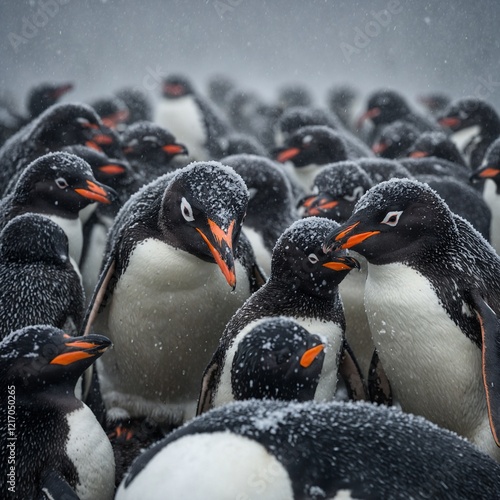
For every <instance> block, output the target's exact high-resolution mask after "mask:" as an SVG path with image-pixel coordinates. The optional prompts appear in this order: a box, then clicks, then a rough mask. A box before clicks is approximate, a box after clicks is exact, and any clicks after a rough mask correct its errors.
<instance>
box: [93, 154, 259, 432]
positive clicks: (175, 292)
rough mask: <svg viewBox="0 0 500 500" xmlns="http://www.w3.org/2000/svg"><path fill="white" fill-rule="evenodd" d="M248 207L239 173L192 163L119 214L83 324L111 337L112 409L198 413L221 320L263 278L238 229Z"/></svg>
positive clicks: (107, 385)
mask: <svg viewBox="0 0 500 500" xmlns="http://www.w3.org/2000/svg"><path fill="white" fill-rule="evenodd" d="M247 204H248V191H247V188H246V186H245V183H244V182H243V179H242V178H241V177H240V176H239V175H237V174H236V173H235V172H234V170H232V169H231V168H229V167H226V166H224V165H222V164H221V163H219V162H194V163H191V164H190V165H189V166H187V167H185V168H183V169H179V170H177V171H176V172H174V173H172V174H166V175H164V176H162V177H159V178H158V179H157V180H155V181H153V182H152V183H150V184H147V185H146V186H144V187H142V188H141V189H140V190H139V191H138V192H137V193H136V194H135V195H133V196H132V197H131V198H130V200H129V201H128V202H127V203H126V204H125V205H124V206H123V208H122V209H121V210H120V212H119V213H118V215H117V217H116V219H115V222H114V224H113V227H112V228H111V230H110V233H109V236H108V244H107V249H106V255H105V257H104V266H103V269H102V272H101V277H100V281H99V283H98V285H97V287H96V290H95V293H94V296H93V298H92V300H91V303H90V306H89V310H88V314H87V318H86V320H85V325H86V326H85V331H90V329H91V328H92V327H94V328H95V329H96V331H100V332H103V333H104V334H105V335H106V336H108V337H109V338H110V339H111V340H112V342H113V343H114V349H113V351H112V352H110V353H109V354H110V356H109V357H107V359H105V360H103V363H102V364H100V365H99V366H98V372H99V375H100V380H101V383H102V390H103V398H104V402H105V404H106V407H107V409H108V410H109V411H111V410H112V409H113V411H117V409H121V410H125V412H128V416H130V417H142V416H153V417H154V418H155V419H158V420H159V421H161V420H162V419H163V421H164V422H165V424H166V425H167V424H168V425H169V424H170V423H171V422H172V421H173V420H175V421H182V420H184V419H186V418H189V417H190V416H192V415H194V411H195V407H196V398H197V396H198V391H199V381H200V379H201V375H202V373H203V368H204V366H206V364H207V363H208V361H209V360H210V356H211V354H212V352H213V351H214V350H215V348H216V347H217V342H218V340H219V337H220V335H221V333H222V331H223V330H224V326H225V325H226V323H227V322H228V321H229V319H230V318H231V316H232V315H233V314H234V312H235V311H236V309H237V308H238V307H239V306H241V304H243V302H244V301H245V300H246V299H247V298H248V297H249V296H250V294H251V293H252V292H253V291H255V290H256V289H257V288H258V287H259V286H260V285H261V284H262V283H264V282H265V278H264V276H263V273H262V271H261V270H260V268H259V267H258V266H257V264H256V262H255V257H254V254H253V251H252V249H251V247H250V244H249V243H248V240H246V238H245V237H244V235H242V234H241V226H242V223H243V217H244V214H245V210H246V207H247Z"/></svg>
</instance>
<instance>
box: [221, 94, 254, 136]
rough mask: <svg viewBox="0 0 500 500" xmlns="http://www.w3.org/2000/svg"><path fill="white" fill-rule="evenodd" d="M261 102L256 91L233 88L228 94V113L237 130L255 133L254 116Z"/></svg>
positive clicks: (232, 124)
mask: <svg viewBox="0 0 500 500" xmlns="http://www.w3.org/2000/svg"><path fill="white" fill-rule="evenodd" d="M260 104H261V100H260V98H259V97H258V96H257V94H256V93H255V92H251V91H248V90H243V89H237V88H235V89H233V90H232V91H231V92H230V93H229V94H228V96H227V104H226V110H225V111H226V115H227V118H228V120H229V123H230V124H231V126H232V127H233V129H234V130H235V131H236V132H242V133H245V134H251V135H254V134H255V133H256V127H255V126H254V123H253V121H254V116H255V115H256V114H257V112H258V107H259V105H260Z"/></svg>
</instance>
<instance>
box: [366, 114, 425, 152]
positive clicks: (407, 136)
mask: <svg viewBox="0 0 500 500" xmlns="http://www.w3.org/2000/svg"><path fill="white" fill-rule="evenodd" d="M419 135H420V132H419V131H418V130H417V128H416V127H415V126H414V125H412V124H411V123H408V122H405V121H402V120H396V121H394V122H392V123H389V124H387V125H384V126H383V127H380V131H379V134H378V136H377V137H376V138H375V141H374V143H373V144H372V151H373V152H374V153H375V154H376V155H378V156H381V157H382V158H390V159H395V158H401V157H404V156H406V153H407V151H408V150H409V149H410V147H411V146H412V144H413V143H414V142H415V141H416V140H417V139H418V136H419Z"/></svg>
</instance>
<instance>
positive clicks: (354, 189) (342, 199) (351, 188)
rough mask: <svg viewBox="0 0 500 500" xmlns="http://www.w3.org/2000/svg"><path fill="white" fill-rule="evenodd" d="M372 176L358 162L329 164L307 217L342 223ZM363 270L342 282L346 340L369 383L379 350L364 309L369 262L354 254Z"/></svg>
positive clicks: (307, 201)
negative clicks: (375, 356)
mask: <svg viewBox="0 0 500 500" xmlns="http://www.w3.org/2000/svg"><path fill="white" fill-rule="evenodd" d="M372 186H373V182H372V180H371V179H370V177H369V176H368V174H367V173H366V172H365V171H364V170H363V169H362V168H361V167H359V166H358V165H357V164H356V163H355V162H351V161H343V162H338V163H332V164H331V165H326V166H325V167H324V168H323V170H322V171H321V172H320V173H319V174H318V175H317V176H316V178H315V179H314V186H313V189H312V192H313V194H311V195H309V196H307V197H305V198H304V199H303V200H302V202H301V208H302V211H303V214H302V215H303V217H312V216H316V217H325V218H327V219H331V220H334V221H335V222H337V223H339V224H341V223H343V222H345V221H346V220H347V219H348V218H349V217H350V216H351V214H352V211H353V209H354V206H355V204H356V203H357V201H358V200H359V199H360V198H361V196H363V195H364V194H365V193H366V192H367V191H368V190H369V189H370V188H371V187H372ZM353 256H354V258H355V259H356V260H357V261H358V263H359V269H357V270H353V271H351V272H350V273H349V274H348V275H347V276H346V277H345V278H344V279H343V280H342V281H341V282H340V283H339V292H340V297H341V299H342V304H343V306H344V316H345V321H346V328H345V337H346V339H347V342H348V343H349V345H350V347H351V349H352V350H353V352H354V355H355V357H356V360H357V362H358V364H359V366H360V369H361V373H362V375H363V377H364V379H365V380H368V376H369V370H370V365H371V362H372V358H373V352H374V350H375V347H374V345H373V342H372V339H371V333H370V326H369V324H368V319H367V317H366V313H365V308H364V291H365V282H366V276H367V263H366V260H365V258H364V257H362V256H361V255H355V254H353Z"/></svg>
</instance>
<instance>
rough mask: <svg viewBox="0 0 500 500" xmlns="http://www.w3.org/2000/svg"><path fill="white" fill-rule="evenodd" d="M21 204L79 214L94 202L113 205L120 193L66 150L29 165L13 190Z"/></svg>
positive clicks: (41, 158)
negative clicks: (99, 180) (102, 182)
mask: <svg viewBox="0 0 500 500" xmlns="http://www.w3.org/2000/svg"><path fill="white" fill-rule="evenodd" d="M13 198H14V202H15V204H17V205H23V204H25V205H28V204H29V205H30V207H34V208H35V209H36V211H37V212H38V211H39V212H42V213H43V212H48V211H50V212H51V213H52V212H56V213H57V212H59V211H60V212H62V213H68V214H73V215H75V216H76V214H77V213H78V212H79V211H80V210H81V209H82V208H85V207H86V206H87V205H89V204H90V203H93V202H98V203H104V204H110V203H111V202H113V201H114V200H115V199H116V198H117V195H116V192H115V191H114V190H113V189H111V188H110V187H108V186H105V185H104V184H101V183H100V182H98V181H97V180H96V178H95V177H94V175H93V173H92V169H91V168H90V166H89V164H88V163H87V162H86V161H85V160H82V159H81V158H80V157H78V156H75V155H72V154H69V153H63V152H57V153H49V154H46V155H44V156H41V157H39V158H37V159H36V160H34V161H33V162H32V163H30V164H29V165H28V167H26V170H25V171H24V172H23V174H22V175H21V176H20V177H19V180H18V181H17V183H16V185H15V187H14V189H13Z"/></svg>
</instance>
